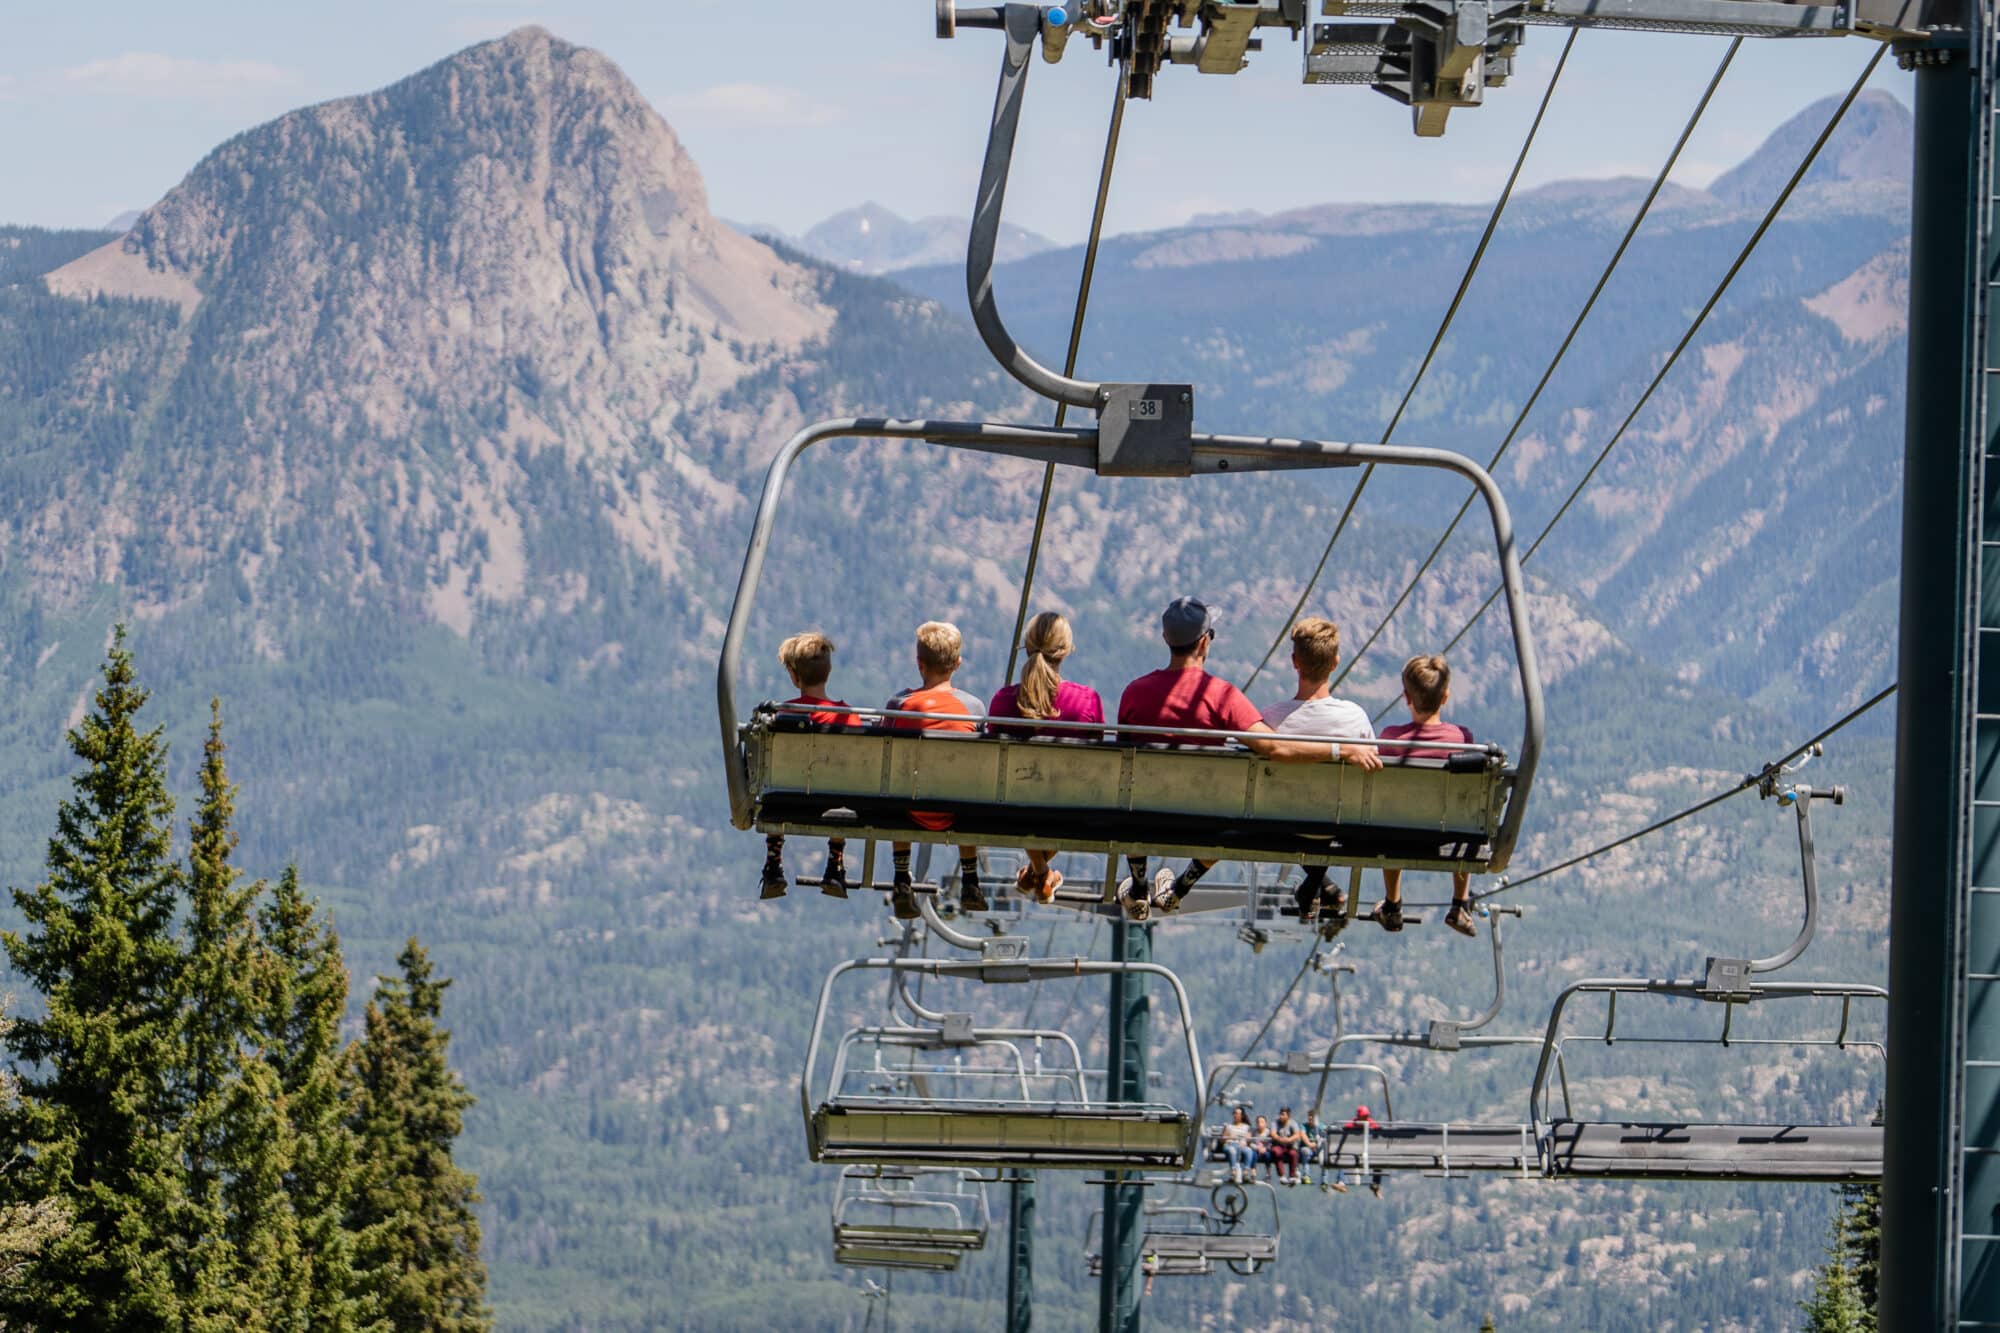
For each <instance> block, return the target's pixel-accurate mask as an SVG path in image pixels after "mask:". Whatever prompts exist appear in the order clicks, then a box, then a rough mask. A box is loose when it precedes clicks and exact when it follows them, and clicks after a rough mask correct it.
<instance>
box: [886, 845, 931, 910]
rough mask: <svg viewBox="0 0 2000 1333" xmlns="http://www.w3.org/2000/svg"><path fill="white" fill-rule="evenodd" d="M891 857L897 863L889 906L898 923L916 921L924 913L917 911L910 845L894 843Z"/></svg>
mask: <svg viewBox="0 0 2000 1333" xmlns="http://www.w3.org/2000/svg"><path fill="white" fill-rule="evenodd" d="M889 856H890V859H891V860H892V861H893V862H894V863H895V867H896V879H895V883H894V885H893V887H892V888H891V889H890V891H889V906H890V909H891V910H892V911H894V912H895V914H896V919H897V920H898V921H915V920H916V919H917V918H918V917H920V916H922V915H923V913H922V912H920V911H918V910H917V894H916V881H914V880H912V879H911V878H910V844H909V843H907V842H892V843H890V844H889Z"/></svg>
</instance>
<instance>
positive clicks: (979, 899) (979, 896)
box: [958, 870, 986, 912]
mask: <svg viewBox="0 0 2000 1333" xmlns="http://www.w3.org/2000/svg"><path fill="white" fill-rule="evenodd" d="M958 910H959V911H961V912H983V911H985V910H986V894H985V892H984V891H983V890H981V889H980V887H979V872H978V871H977V870H967V871H962V872H961V873H960V874H959V877H958Z"/></svg>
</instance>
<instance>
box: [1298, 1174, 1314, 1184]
mask: <svg viewBox="0 0 2000 1333" xmlns="http://www.w3.org/2000/svg"><path fill="white" fill-rule="evenodd" d="M1312 1183H1313V1178H1312V1175H1311V1173H1310V1172H1306V1171H1301V1172H1299V1184H1301V1185H1310V1184H1312Z"/></svg>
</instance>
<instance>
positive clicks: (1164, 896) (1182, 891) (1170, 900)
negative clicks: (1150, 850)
mask: <svg viewBox="0 0 2000 1333" xmlns="http://www.w3.org/2000/svg"><path fill="white" fill-rule="evenodd" d="M1214 864H1215V862H1213V861H1189V862H1188V863H1187V869H1185V870H1183V871H1181V873H1180V874H1179V875H1178V876H1177V877H1174V878H1171V879H1169V878H1167V874H1166V870H1165V869H1164V868H1162V869H1161V871H1160V873H1159V874H1158V875H1155V876H1154V877H1153V880H1154V883H1153V906H1155V907H1157V908H1159V909H1160V911H1162V912H1178V911H1179V910H1180V906H1181V899H1183V898H1185V897H1187V896H1188V893H1189V892H1190V891H1191V890H1192V889H1193V888H1194V886H1195V885H1196V884H1199V883H1200V882H1201V877H1202V876H1203V875H1206V874H1207V873H1208V868H1209V867H1210V866H1212V865H1214ZM1161 881H1164V883H1163V882H1161Z"/></svg>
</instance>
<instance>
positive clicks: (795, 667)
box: [758, 629, 861, 898]
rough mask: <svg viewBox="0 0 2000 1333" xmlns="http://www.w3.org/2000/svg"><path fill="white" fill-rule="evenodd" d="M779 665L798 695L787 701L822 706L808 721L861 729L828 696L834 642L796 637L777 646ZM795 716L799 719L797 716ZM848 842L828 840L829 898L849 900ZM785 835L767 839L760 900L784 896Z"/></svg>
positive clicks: (814, 634) (823, 879) (822, 886)
mask: <svg viewBox="0 0 2000 1333" xmlns="http://www.w3.org/2000/svg"><path fill="white" fill-rule="evenodd" d="M778 663H779V665H780V666H782V667H784V668H785V674H786V675H788V676H790V677H791V678H792V688H794V689H796V690H797V691H798V692H799V693H798V696H797V697H796V698H792V699H787V700H785V702H786V703H791V704H821V705H824V707H819V708H815V709H813V711H812V712H811V713H809V714H807V715H806V719H807V721H809V722H812V723H813V724H814V725H816V726H822V727H858V726H860V725H861V719H860V718H858V717H856V716H855V715H854V714H852V713H850V712H848V711H846V710H847V705H846V704H844V703H842V702H841V701H840V700H838V699H833V698H829V697H828V696H827V693H826V682H827V678H828V677H829V676H831V675H832V674H833V640H832V639H829V638H827V637H826V635H824V634H821V633H820V632H819V631H818V630H816V629H809V630H807V631H806V632H805V633H803V634H794V635H793V636H792V637H791V638H789V639H786V640H785V641H784V642H783V643H781V644H779V645H778ZM793 716H797V715H796V714H794V715H793ZM846 853H847V839H845V838H828V839H827V840H826V870H825V872H824V873H822V874H821V875H820V880H819V891H820V892H821V893H824V894H826V895H827V896H828V897H830V898H845V897H846V896H847V864H846V861H847V857H846ZM787 882H788V879H787V876H786V874H785V835H784V834H782V833H772V834H769V835H767V836H766V837H765V839H764V888H763V892H762V893H760V894H759V895H758V896H759V897H760V898H782V897H784V896H785V885H786V883H787Z"/></svg>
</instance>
